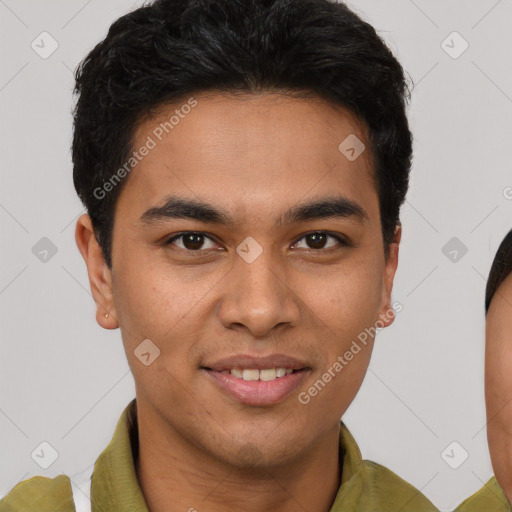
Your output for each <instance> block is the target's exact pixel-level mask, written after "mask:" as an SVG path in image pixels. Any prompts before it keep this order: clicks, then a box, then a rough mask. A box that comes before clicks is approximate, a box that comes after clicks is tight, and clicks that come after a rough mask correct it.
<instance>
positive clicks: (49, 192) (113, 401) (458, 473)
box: [0, 0, 512, 510]
mask: <svg viewBox="0 0 512 512" xmlns="http://www.w3.org/2000/svg"><path fill="white" fill-rule="evenodd" d="M138 5H140V3H138V2H129V1H126V0H108V1H106V0H102V1H99V0H89V1H82V0H80V1H77V0H73V1H70V0H66V1H64V0H60V1H56V0H53V1H49V0H47V1H45V2H36V1H34V0H32V1H27V0H0V51H1V70H2V71H1V75H0V108H1V124H0V144H1V161H0V166H1V167H0V168H1V183H2V186H1V188H0V226H1V235H2V236H1V241H0V243H1V251H0V318H1V349H2V350H1V358H0V429H1V433H2V435H1V436H0V454H1V455H0V459H1V461H2V464H1V468H0V496H1V495H3V494H5V493H6V492H7V491H8V490H9V489H10V488H11V487H12V486H13V485H15V484H16V483H17V482H18V481H20V480H22V479H26V478H28V477H30V476H33V475H37V474H39V475H46V476H50V477H52V476H55V475H57V474H59V473H65V474H74V473H76V472H78V471H80V470H82V469H84V468H85V467H86V466H88V465H89V464H91V463H93V462H94V461H95V459H96V457H97V456H98V455H99V453H100V452H101V451H102V450H103V448H104V447H105V446H106V444H107V443H108V442H109V440H110V438H111V436H112V433H113V430H114V427H115V424H116V422H117V419H118V417H119V415H120V414H121V412H122V410H123V408H124V407H125V406H126V404H127V403H128V401H129V400H130V399H131V398H132V397H133V396H134V385H133V380H132V377H131V374H130V373H129V370H128V365H127V363H126V357H125V355H124V352H123V348H122V344H121V339H120V333H119V331H118V330H116V331H106V330H103V329H101V328H100V327H99V326H98V325H97V324H96V322H95V318H94V314H95V307H94V303H93V300H92V298H91V295H90V291H89V285H88V279H87V273H86V268H85V264H84V262H83V260H82V258H81V256H80V254H79V252H78V250H77V248H76V246H75V241H74V226H75V222H76V218H77V217H78V215H80V214H81V213H82V208H81V204H80V202H79V200H78V198H77V197H76V194H75V191H74V188H73V185H72V168H71V159H70V151H69V147H70V143H71V108H72V105H73V103H72V101H73V99H72V96H71V89H72V86H73V74H72V70H73V69H74V68H75V66H76V65H77V63H78V62H79V61H80V60H81V59H82V58H83V57H84V56H85V55H86V53H87V52H88V51H89V50H90V49H92V47H93V46H94V45H95V44H96V43H97V42H98V41H99V40H100V39H101V38H103V37H104V35H105V34H106V32H107V30H108V27H109V25H110V24H111V23H112V21H113V20H114V19H116V18H117V17H119V16H120V15H122V14H124V13H125V12H127V11H129V10H131V9H132V8H134V7H136V6H138ZM350 5H351V6H352V7H354V8H355V9H356V10H357V11H358V12H359V13H360V14H362V15H363V17H364V18H366V19H367V20H369V21H370V22H371V23H372V24H373V25H374V26H375V27H376V29H377V30H378V31H379V33H380V34H381V35H382V36H383V37H384V38H385V39H386V41H387V42H388V43H389V44H390V45H391V47H392V49H393V50H394V52H395V53H396V55H397V56H398V58H399V59H400V60H401V62H402V63H403V65H404V67H405V68H406V70H407V71H408V73H409V74H410V76H411V78H412V80H413V81H414V82H415V83H416V87H415V90H414V91H413V101H412V104H411V108H410V120H411V127H412V130H413V132H414V136H415V160H414V167H413V173H412V180H411V189H410V192H409V195H408V199H407V202H406V204H405V205H404V207H403V209H402V221H403V241H402V245H401V250H400V265H399V270H398V274H397V277H396V282H395V288H394V300H398V301H399V302H401V303H402V305H403V310H402V311H401V312H400V313H399V314H398V316H397V319H396V321H395V324H394V325H392V326H391V327H389V328H388V329H385V330H383V331H382V332H381V333H380V334H379V336H378V341H377V344H376V348H375V352H374V355H373V358H372V361H371V365H370V371H369V372H368V375H367V377H366V380H365V382H364V384H363V387H362V389H361V392H360V394H359V395H358V396H357V398H356V400H355V402H354V403H353V405H352V406H351V407H350V409H349V411H348V412H347V414H346V415H345V417H344V420H345V422H346V424H347V425H348V427H349V428H350V429H351V431H352V433H353V434H354V436H355V437H356V440H357V441H358V443H359V445H360V447H361V450H362V452H363V456H364V457H365V458H368V459H372V460H374V461H376V462H379V463H382V464H384V465H386V466H387V467H389V468H390V469H391V470H393V471H395V472H396V473H398V474H399V475H400V476H402V477H403V478H405V479H406V480H408V481H409V482H411V483H412V484H413V485H414V486H416V487H417V488H419V489H421V490H422V491H423V492H424V494H426V496H427V497H429V498H430V499H431V500H432V501H433V502H434V503H435V504H436V506H438V507H439V508H440V509H441V510H449V509H450V508H453V507H454V506H455V505H456V504H458V503H459V502H460V501H461V500H462V499H463V498H465V497H467V496H468V495H469V494H471V493H473V492H474V491H476V490H477V489H479V488H480V487H481V486H482V484H483V483H484V482H485V481H487V479H488V478H489V477H490V476H491V474H492V468H491V465H490V460H489V456H488V450H487V443H486V429H485V423H486V420H485V409H484V395H483V361H484V359H483V356H484V325H485V324H484V311H483V299H484V289H485V282H486V278H487V274H488V272H489V268H490V265H491V262H492V259H493V256H494V254H495V251H496V249H497V247H498V245H499V243H500V241H501V240H502V238H503V236H504V235H505V234H506V232H507V231H508V230H509V229H510V228H511V227H512V188H507V187H512V172H511V168H510V142H511V135H512V134H511V127H512V99H511V96H512V71H511V66H510V54H511V41H512V30H511V27H510V20H512V2H511V1H510V0H501V1H496V0H471V1H469V0H465V1H464V2H461V1H460V0H448V1H447V0H415V1H412V0H384V1H383V0H378V1H377V0H357V1H355V0H354V1H352V2H350ZM43 31H47V32H48V33H49V34H51V36H52V37H53V38H54V39H55V40H56V41H57V42H58V45H59V46H58V48H57V50H56V51H55V52H54V53H53V54H52V55H50V56H49V57H48V58H46V59H43V58H41V57H40V56H39V54H37V53H36V52H35V51H34V50H33V49H32V48H31V43H32V41H33V40H34V39H36V38H37V37H38V36H39V34H40V33H41V32H43ZM454 31H457V32H458V33H459V34H460V35H461V36H462V37H463V38H464V39H465V40H466V41H467V42H468V43H469V47H468V49H467V50H466V51H465V52H464V53H463V54H462V55H460V56H459V57H458V58H452V56H450V55H448V53H447V52H446V51H445V50H444V49H443V47H442V42H443V41H444V40H445V39H446V38H447V36H449V35H450V34H451V33H452V32H454ZM38 40H39V41H40V39H36V42H37V41H38ZM461 44H462V40H460V39H458V36H455V38H454V37H453V36H452V37H451V38H449V39H448V40H447V43H445V46H446V45H449V46H451V47H452V48H451V49H449V48H448V50H449V51H450V52H451V53H452V54H453V52H456V53H458V52H459V51H460V49H461V48H462V46H461ZM49 47H50V46H49V40H46V43H45V48H46V49H48V48H49ZM43 237H47V238H49V239H50V240H51V241H52V243H53V244H55V246H56V248H57V252H56V254H55V255H53V256H52V257H50V256H51V253H50V254H49V255H48V257H47V261H46V262H42V261H40V259H39V258H38V257H36V255H35V254H34V253H33V252H32V248H33V247H34V246H35V245H36V243H38V241H39V240H40V239H41V238H43ZM453 237H456V238H457V239H458V240H459V241H460V242H455V243H458V244H459V245H460V244H464V246H465V247H467V253H466V254H465V255H463V256H461V255H462V252H460V250H459V252H458V257H457V260H456V261H451V259H450V258H453V254H454V253H452V256H450V254H449V251H451V250H453V248H452V246H451V245H448V248H447V249H444V252H443V247H445V245H446V244H447V243H448V242H449V241H450V240H451V239H452V238H453ZM41 243H44V242H41ZM451 243H454V242H451ZM461 247H462V246H461ZM445 253H446V254H448V256H447V255H445ZM42 441H47V442H49V443H50V444H51V445H52V446H53V447H55V449H56V450H57V452H58V454H59V457H58V459H57V460H56V461H55V462H54V463H53V465H51V466H50V467H49V468H48V469H47V470H44V469H42V468H40V467H39V466H38V465H36V463H35V462H34V460H32V458H31V453H32V452H33V450H34V449H35V448H36V447H37V446H38V445H39V444H40V443H41V442H42ZM454 441H456V442H457V443H458V444H457V445H456V446H455V447H454V448H453V445H452V447H450V448H449V449H448V450H447V451H445V449H446V448H447V447H448V446H449V445H450V444H451V443H452V442H454ZM452 448H453V451H452ZM463 450H465V451H466V452H467V453H468V455H469V456H468V458H467V460H465V461H464V462H463V463H462V464H461V465H460V466H459V467H458V468H457V469H453V468H452V467H450V465H449V464H448V463H447V462H446V460H449V462H450V463H451V464H452V465H459V464H460V462H461V461H462V460H463V456H464V453H465V452H464V451H463ZM443 453H445V456H444V458H443V456H442V454H443ZM446 454H448V455H449V457H447V456H446Z"/></svg>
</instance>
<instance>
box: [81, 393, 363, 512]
mask: <svg viewBox="0 0 512 512" xmlns="http://www.w3.org/2000/svg"><path fill="white" fill-rule="evenodd" d="M339 450H340V460H343V465H342V467H341V485H343V484H344V483H345V482H347V481H348V480H350V479H351V478H352V477H353V476H354V475H355V474H356V473H357V472H358V471H359V469H360V468H361V466H362V464H363V462H362V457H361V452H360V450H359V447H358V446H357V444H356V442H355V440H354V438H353V437H352V435H351V434H350V432H349V430H348V429H347V427H346V426H345V424H344V423H343V422H340V444H339ZM137 456H138V427H137V404H136V400H135V399H133V400H132V401H131V402H130V403H129V404H128V405H127V406H126V408H125V409H124V411H123V413H122V415H121V417H120V418H119V421H118V423H117V426H116V429H115V432H114V435H113V437H112V440H111V441H110V443H109V444H108V445H107V447H106V448H105V450H103V452H102V453H101V455H100V456H99V457H98V459H97V460H96V463H95V465H94V473H93V477H92V484H91V498H92V500H91V501H92V512H105V511H111V510H123V512H148V508H147V505H146V501H145V500H144V495H143V494H142V491H141V489H140V486H139V483H138V480H137V474H136V472H135V460H136V458H137ZM338 494H339V493H338ZM337 501H338V499H336V500H335V503H334V504H336V503H337ZM334 504H333V505H334Z"/></svg>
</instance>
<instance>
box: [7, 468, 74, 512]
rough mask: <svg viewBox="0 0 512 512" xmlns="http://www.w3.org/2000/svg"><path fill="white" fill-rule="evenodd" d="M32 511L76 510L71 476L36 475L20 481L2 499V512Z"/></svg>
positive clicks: (61, 511)
mask: <svg viewBox="0 0 512 512" xmlns="http://www.w3.org/2000/svg"><path fill="white" fill-rule="evenodd" d="M32 511H33V512H75V505H74V503H73V493H72V491H71V482H70V480H69V477H68V476H66V475H59V476H57V477H55V478H46V477H42V476H35V477H32V478H29V479H28V480H24V481H23V482H20V483H18V484H17V485H16V486H14V487H13V489H12V490H11V491H10V492H9V493H8V494H7V495H6V496H5V497H4V498H3V499H2V500H0V512H32Z"/></svg>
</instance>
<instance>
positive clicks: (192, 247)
mask: <svg viewBox="0 0 512 512" xmlns="http://www.w3.org/2000/svg"><path fill="white" fill-rule="evenodd" d="M180 239H181V244H174V242H175V241H176V240H180ZM205 240H209V241H210V242H211V243H212V244H214V245H215V242H213V240H212V239H211V238H210V237H208V236H206V235H204V234H203V233H194V232H186V233H180V234H179V235H176V236H173V237H172V238H170V239H169V240H167V242H166V243H165V245H176V246H177V247H178V248H180V249H183V250H185V251H199V250H207V249H213V248H214V247H211V246H210V247H204V246H203V245H204V243H205Z"/></svg>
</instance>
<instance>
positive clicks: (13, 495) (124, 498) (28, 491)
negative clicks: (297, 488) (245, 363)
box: [0, 399, 501, 512]
mask: <svg viewBox="0 0 512 512" xmlns="http://www.w3.org/2000/svg"><path fill="white" fill-rule="evenodd" d="M136 415H137V408H136V401H135V399H134V400H132V401H131V402H130V403H129V404H128V405H127V407H126V408H125V410H124V411H123V414H122V415H121V417H120V419H119V421H118V423H117V427H116V430H115V433H114V436H113V437H112V440H111V442H110V443H109V444H108V446H107V447H106V448H105V450H104V451H103V452H102V453H101V455H100V456H99V457H98V459H97V460H96V463H95V465H94V472H93V476H92V484H91V487H90V494H91V509H92V512H148V508H147V505H146V502H145V500H144V496H143V494H142V491H141V489H140V486H139V483H138V481H137V475H136V472H135V465H134V460H135V458H136V457H137V454H138V432H137V416H136ZM340 427H341V428H340V448H339V449H340V461H342V466H341V485H340V487H339V489H338V492H337V494H336V498H335V500H334V503H333V505H332V507H331V510H330V512H399V511H400V512H438V510H437V509H436V508H435V507H434V505H433V504H432V503H431V502H430V501H429V500H428V499H427V498H425V496H423V494H421V492H420V491H418V490H416V489H415V488H414V487H413V486H411V485H410V484H408V483H407V482H405V481H404V480H402V479H401V478H400V477H399V476H397V475H396V474H395V473H393V472H392V471H390V470H389V469H386V468H385V467H383V466H381V465H379V464H376V463H375V462H371V461H367V460H363V459H362V457H361V452H360V450H359V448H358V446H357V444H356V442H355V440H354V438H353V437H352V435H351V434H350V432H349V431H348V429H347V427H346V426H345V425H344V424H343V422H341V424H340ZM493 496H494V495H493ZM482 499H484V501H485V498H482ZM493 499H494V500H495V499H496V498H495V497H494V498H493ZM482 503H483V502H482ZM476 510H477V509H474V508H462V509H460V512H474V511H476ZM490 510H491V509H490V508H482V509H478V512H489V511H490ZM492 510H494V509H492ZM496 510H498V509H496ZM0 512H75V505H74V501H73V495H72V488H71V481H70V479H69V477H68V476H66V475H59V476H57V477H55V478H53V479H50V478H45V477H41V476H36V477H33V478H30V479H28V480H25V481H23V482H21V483H19V484H17V485H16V486H15V487H14V488H13V489H12V490H11V491H10V493H9V494H8V495H7V496H6V497H5V498H4V499H3V500H2V501H0ZM500 512H501V510H500Z"/></svg>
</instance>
